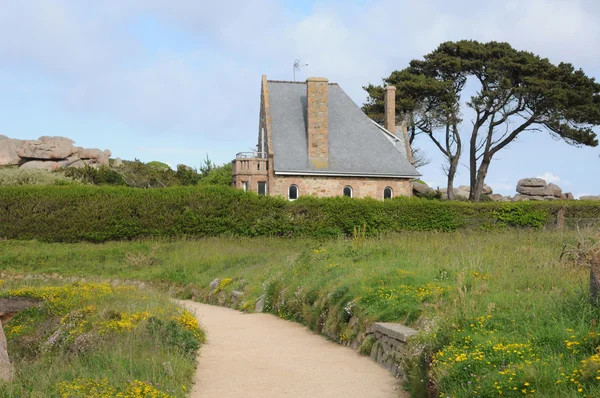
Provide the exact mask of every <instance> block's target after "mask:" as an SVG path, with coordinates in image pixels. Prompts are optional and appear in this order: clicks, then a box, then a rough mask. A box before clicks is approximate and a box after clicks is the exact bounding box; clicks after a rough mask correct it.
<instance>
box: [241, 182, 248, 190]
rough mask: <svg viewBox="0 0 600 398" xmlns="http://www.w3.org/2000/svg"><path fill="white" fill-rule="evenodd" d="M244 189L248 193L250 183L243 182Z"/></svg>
mask: <svg viewBox="0 0 600 398" xmlns="http://www.w3.org/2000/svg"><path fill="white" fill-rule="evenodd" d="M242 188H243V189H244V192H248V181H242Z"/></svg>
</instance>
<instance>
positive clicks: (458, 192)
mask: <svg viewBox="0 0 600 398" xmlns="http://www.w3.org/2000/svg"><path fill="white" fill-rule="evenodd" d="M467 188H468V187H467ZM440 192H441V193H442V200H448V188H442V189H440ZM453 193H454V199H458V198H462V199H468V198H469V193H470V192H469V190H466V191H465V190H464V189H460V188H454V189H453Z"/></svg>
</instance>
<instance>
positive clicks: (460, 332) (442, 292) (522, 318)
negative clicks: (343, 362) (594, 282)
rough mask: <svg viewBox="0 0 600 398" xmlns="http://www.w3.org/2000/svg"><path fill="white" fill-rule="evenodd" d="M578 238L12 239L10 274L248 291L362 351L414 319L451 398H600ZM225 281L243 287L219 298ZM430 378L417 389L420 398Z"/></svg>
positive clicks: (434, 375)
mask: <svg viewBox="0 0 600 398" xmlns="http://www.w3.org/2000/svg"><path fill="white" fill-rule="evenodd" d="M576 241H577V236H576V234H575V233H573V232H564V233H563V232H558V231H543V230H540V231H532V230H504V231H488V232H485V233H479V232H476V231H471V232H468V231H463V232H452V233H435V232H410V233H402V234H395V235H387V236H382V237H378V238H363V237H362V236H361V235H360V234H358V231H357V234H356V236H355V238H354V239H337V240H326V241H319V240H302V239H298V240H291V239H288V240H282V239H267V238H261V239H225V238H212V239H203V240H174V241H168V240H142V241H134V242H112V243H105V244H101V245H94V244H85V243H81V244H42V243H38V242H16V241H4V242H0V269H1V270H4V271H5V272H6V271H8V272H11V273H20V274H21V275H25V274H26V273H33V272H44V273H52V272H57V273H61V274H64V275H79V276H88V275H97V276H102V277H106V278H113V279H114V278H122V279H126V278H132V279H139V280H148V281H160V282H165V283H167V284H178V285H179V286H182V287H181V288H180V289H179V291H180V294H183V295H186V296H188V297H191V296H195V297H196V298H198V299H203V300H210V301H220V302H222V303H229V302H230V292H231V291H232V290H240V291H243V292H244V296H243V298H242V299H241V300H240V301H239V302H237V303H236V304H235V305H236V306H237V307H239V308H245V309H252V308H253V306H254V303H255V302H256V300H257V299H258V298H259V297H260V296H262V295H264V297H265V308H266V309H267V310H268V311H271V312H273V313H276V314H278V315H279V316H281V317H283V318H287V319H293V320H296V321H300V322H303V323H305V324H307V325H308V326H309V327H311V328H313V329H314V330H317V331H319V332H322V333H325V334H327V335H328V336H330V337H332V338H334V339H336V340H338V341H340V342H343V343H348V344H349V343H351V342H353V343H358V344H360V342H361V331H363V330H364V328H365V327H366V325H368V324H369V323H371V322H373V321H379V320H383V321H391V322H401V323H405V324H408V325H411V326H413V327H416V328H418V329H420V330H421V331H422V333H421V335H420V336H419V338H418V340H417V342H418V343H419V344H418V345H419V346H420V347H421V348H422V349H423V354H422V358H421V359H422V361H423V362H422V363H425V364H426V363H430V364H431V365H429V366H428V368H427V369H426V370H427V373H428V375H429V377H431V383H430V387H431V386H435V388H436V389H437V392H438V394H443V396H450V397H470V396H500V392H502V394H501V396H522V395H529V394H534V395H538V396H542V397H569V396H583V395H587V396H600V383H599V382H598V380H597V379H596V377H597V376H596V375H595V373H594V372H596V367H595V366H596V359H595V357H594V355H595V354H596V347H597V346H598V344H599V343H600V334H598V332H597V324H598V321H599V320H600V311H599V310H598V309H596V308H594V307H592V306H591V305H590V304H589V301H588V288H589V282H588V281H589V279H588V278H589V271H588V270H586V269H584V268H582V267H580V266H577V265H576V264H571V263H569V262H567V261H561V260H559V258H560V255H561V252H562V249H563V247H564V245H565V244H574V243H576ZM214 278H231V279H232V280H233V282H232V283H230V284H228V285H226V286H224V288H223V290H222V291H220V292H218V293H214V292H213V294H210V288H209V287H208V285H209V283H210V282H211V281H212V280H213V279H214ZM582 361H585V362H582ZM598 363H600V358H599V360H598ZM409 365H410V364H409ZM416 368H418V367H416ZM414 369H415V367H414V364H413V372H412V375H414V376H421V375H418V374H417V372H416V371H415V370H414ZM598 370H600V365H599V366H598ZM598 375H599V376H600V372H599V373H598ZM571 379H572V380H571ZM420 380H421V378H420V377H419V380H416V381H415V382H414V383H412V388H413V392H414V394H415V395H417V396H418V394H419V389H420V388H422V386H423V383H421V382H420ZM413 381H414V380H413ZM421 391H423V390H421Z"/></svg>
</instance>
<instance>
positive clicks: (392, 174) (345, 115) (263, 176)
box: [233, 75, 420, 200]
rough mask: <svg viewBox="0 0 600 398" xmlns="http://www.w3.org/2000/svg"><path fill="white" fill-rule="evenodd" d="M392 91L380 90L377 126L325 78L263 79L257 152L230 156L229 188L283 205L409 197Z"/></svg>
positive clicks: (411, 172) (404, 144)
mask: <svg viewBox="0 0 600 398" xmlns="http://www.w3.org/2000/svg"><path fill="white" fill-rule="evenodd" d="M395 93H396V89H395V87H388V88H387V89H386V95H385V123H384V126H381V125H379V124H377V123H375V122H374V121H372V120H371V119H369V117H367V115H365V114H364V113H363V112H362V110H361V109H360V107H358V106H357V105H356V104H355V103H354V102H353V101H352V100H351V99H350V97H349V96H348V95H347V94H346V93H345V92H344V91H343V90H342V88H341V87H340V86H339V85H338V84H336V83H329V82H328V80H327V79H324V78H309V79H307V80H306V82H290V81H276V80H267V78H266V76H264V75H263V77H262V87H261V101H260V123H259V131H258V145H257V151H255V152H249V153H248V152H246V153H245V152H241V153H238V154H237V155H236V159H235V160H234V161H233V186H234V187H235V188H238V189H244V190H250V191H254V192H257V193H259V194H261V195H273V196H277V195H280V196H282V197H285V198H288V199H290V200H295V199H297V198H298V197H300V196H303V195H313V196H317V197H326V196H341V195H345V196H350V197H355V198H365V197H371V198H376V199H384V198H391V197H394V196H400V195H402V196H410V195H411V193H412V189H411V179H413V178H417V177H419V176H420V174H419V173H418V172H417V170H416V169H415V167H414V166H413V165H412V164H411V160H410V153H411V152H410V147H409V145H408V141H407V139H406V133H405V132H404V133H402V132H400V133H399V134H396V118H395ZM400 130H402V129H400Z"/></svg>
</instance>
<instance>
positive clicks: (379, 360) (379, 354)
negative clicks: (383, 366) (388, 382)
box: [377, 347, 383, 363]
mask: <svg viewBox="0 0 600 398" xmlns="http://www.w3.org/2000/svg"><path fill="white" fill-rule="evenodd" d="M377 363H383V348H381V347H379V349H378V350H377Z"/></svg>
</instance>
